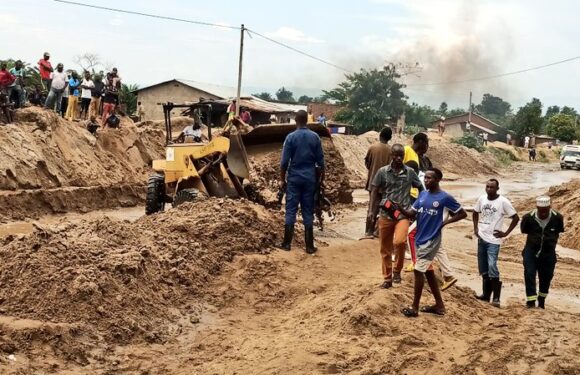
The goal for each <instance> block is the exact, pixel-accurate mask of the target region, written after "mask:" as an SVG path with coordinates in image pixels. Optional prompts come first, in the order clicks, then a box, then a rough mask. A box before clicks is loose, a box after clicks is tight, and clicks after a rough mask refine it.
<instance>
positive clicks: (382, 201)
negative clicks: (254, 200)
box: [278, 111, 564, 317]
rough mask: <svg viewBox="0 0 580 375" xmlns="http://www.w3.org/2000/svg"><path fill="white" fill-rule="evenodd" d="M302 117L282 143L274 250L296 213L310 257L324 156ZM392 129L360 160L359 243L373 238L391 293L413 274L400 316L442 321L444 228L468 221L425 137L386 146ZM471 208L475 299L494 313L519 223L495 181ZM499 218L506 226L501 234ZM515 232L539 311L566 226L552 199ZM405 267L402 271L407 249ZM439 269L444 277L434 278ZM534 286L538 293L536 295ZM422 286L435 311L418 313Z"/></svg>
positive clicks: (540, 202)
mask: <svg viewBox="0 0 580 375" xmlns="http://www.w3.org/2000/svg"><path fill="white" fill-rule="evenodd" d="M307 122H308V114H307V113H306V112H305V111H299V112H298V113H297V115H296V126H297V129H296V131H295V132H293V133H291V134H289V135H288V136H287V137H286V140H285V142H284V146H283V150H282V157H281V172H280V189H281V192H282V194H284V193H285V194H286V214H285V226H284V239H283V241H282V243H281V244H279V245H278V247H279V248H280V249H282V250H286V251H289V250H290V249H291V246H292V239H293V237H294V227H295V223H296V214H297V212H298V207H300V208H301V211H302V218H303V224H304V235H305V238H304V239H305V249H306V252H307V253H308V254H314V253H315V252H316V251H317V249H316V247H314V234H313V216H314V206H315V197H316V196H317V194H318V193H317V192H319V191H320V190H321V189H323V186H324V184H323V182H324V175H325V173H324V154H323V152H322V147H321V141H320V138H319V137H318V135H317V134H316V133H315V132H313V131H311V130H309V129H308V127H307ZM391 138H392V130H391V128H389V127H385V128H384V129H382V130H381V132H380V133H379V140H378V142H376V143H374V144H372V145H371V146H370V147H369V150H368V152H367V155H366V157H365V160H364V161H365V165H366V167H367V169H368V176H367V183H366V190H367V191H369V206H368V211H367V220H366V230H365V237H367V238H375V237H378V239H379V250H380V259H381V268H382V278H383V282H382V283H381V285H380V287H381V288H383V289H390V288H392V287H393V286H394V284H400V283H402V282H403V279H402V277H401V273H402V271H403V270H405V271H408V272H413V275H414V293H413V302H412V304H411V306H409V307H405V308H403V309H402V310H401V312H402V314H404V315H405V316H406V317H417V316H419V313H420V312H424V313H430V314H436V315H445V313H446V309H445V304H444V302H443V297H442V292H443V291H445V290H447V289H448V288H450V287H452V286H453V285H455V283H456V282H457V281H458V280H457V278H456V277H455V276H454V272H453V268H452V266H451V262H450V261H449V257H448V254H447V252H446V250H445V247H444V246H442V232H443V229H444V228H445V227H446V226H447V225H449V224H452V223H455V222H458V221H460V220H463V219H465V218H466V217H467V212H466V210H465V209H464V208H463V207H462V205H461V204H460V203H459V202H458V200H457V199H456V198H455V197H453V196H452V195H451V194H449V193H447V192H445V191H444V190H443V189H442V188H441V181H442V180H443V172H442V171H441V170H440V169H438V168H436V167H434V166H433V163H432V162H431V160H430V159H429V157H427V151H428V150H429V137H428V135H427V134H426V133H418V134H416V135H415V136H414V137H413V141H412V144H411V145H406V146H405V145H402V144H394V145H392V146H390V145H389V142H390V140H391ZM482 188H484V191H485V193H484V194H482V195H481V196H480V197H479V199H478V200H477V203H476V204H475V206H474V208H473V214H472V221H473V234H474V236H475V237H476V238H477V268H478V271H479V274H480V276H481V282H482V293H481V294H478V295H475V296H474V297H475V298H477V299H478V300H481V301H485V302H487V303H491V304H492V305H493V306H495V307H500V303H501V302H500V298H501V291H502V285H503V282H502V281H501V278H500V271H499V267H498V259H499V252H500V247H501V244H502V242H503V239H504V238H506V237H507V236H509V235H510V233H511V232H512V231H513V230H514V229H515V228H516V226H517V224H518V223H519V222H520V217H519V215H518V213H517V211H516V210H515V208H514V207H513V205H512V203H511V202H510V200H509V199H508V198H507V197H505V196H502V195H500V194H499V193H498V192H499V189H500V182H499V180H497V179H495V178H491V179H489V180H488V181H487V182H486V184H485V187H483V186H482ZM504 219H509V220H510V224H509V227H508V228H507V229H504ZM520 229H521V232H522V233H523V234H526V235H527V240H526V244H525V246H524V249H523V251H522V258H523V265H524V281H525V286H526V288H525V289H526V290H525V293H526V299H527V301H526V304H527V306H528V307H529V308H533V307H536V303H537V306H538V307H540V308H545V300H546V297H547V296H548V291H549V288H550V283H551V280H552V277H553V276H554V269H555V265H556V244H557V242H558V238H559V235H560V233H562V232H563V231H564V219H563V217H562V215H561V214H559V213H558V212H556V211H555V210H554V209H552V207H551V201H550V198H549V197H547V196H541V197H538V198H537V199H536V208H535V209H534V210H532V211H531V212H529V213H527V214H525V215H524V216H523V219H522V220H521V225H520ZM407 249H408V250H409V252H410V259H411V262H410V264H409V265H408V266H407V268H404V263H405V254H406V250H407ZM435 264H437V265H438V268H439V270H440V271H441V274H442V278H439V277H437V275H436V273H435V268H434V265H435ZM536 279H539V292H538V289H537V288H536ZM425 280H427V283H428V285H429V287H430V289H431V292H432V294H433V297H434V298H435V304H434V305H432V306H423V307H421V306H420V301H421V295H422V293H423V288H424V284H425Z"/></svg>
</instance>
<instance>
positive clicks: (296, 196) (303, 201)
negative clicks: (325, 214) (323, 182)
mask: <svg viewBox="0 0 580 375" xmlns="http://www.w3.org/2000/svg"><path fill="white" fill-rule="evenodd" d="M315 192H316V181H312V180H307V179H298V178H297V179H289V180H288V186H287V187H286V223H285V224H286V225H294V224H295V223H296V214H297V213H298V204H300V209H301V210H302V221H303V222H304V226H305V227H311V226H312V225H313V224H314V193H315Z"/></svg>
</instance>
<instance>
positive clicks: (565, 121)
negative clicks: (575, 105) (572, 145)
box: [546, 113, 579, 142]
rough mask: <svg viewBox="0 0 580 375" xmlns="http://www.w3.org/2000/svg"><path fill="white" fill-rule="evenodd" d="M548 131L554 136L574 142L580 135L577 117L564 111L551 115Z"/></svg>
mask: <svg viewBox="0 0 580 375" xmlns="http://www.w3.org/2000/svg"><path fill="white" fill-rule="evenodd" d="M546 131H547V132H548V134H549V135H551V136H552V137H554V138H556V139H559V140H561V141H564V142H572V141H573V140H575V139H578V136H579V129H578V128H577V127H576V118H575V117H573V116H571V115H568V114H564V113H558V114H556V115H553V116H552V117H550V120H548V126H547V127H546Z"/></svg>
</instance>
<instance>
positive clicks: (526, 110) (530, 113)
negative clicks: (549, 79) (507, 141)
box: [510, 98, 543, 137]
mask: <svg viewBox="0 0 580 375" xmlns="http://www.w3.org/2000/svg"><path fill="white" fill-rule="evenodd" d="M542 123H543V118H542V102H540V99H537V98H533V99H532V101H531V102H529V103H527V104H526V105H525V106H523V107H521V108H520V109H519V110H518V112H517V113H516V115H515V116H514V117H513V119H512V121H511V122H510V127H511V129H512V130H513V131H514V132H515V133H516V134H517V135H518V136H519V137H525V136H526V135H528V134H532V133H534V134H538V133H539V132H540V130H541V129H542Z"/></svg>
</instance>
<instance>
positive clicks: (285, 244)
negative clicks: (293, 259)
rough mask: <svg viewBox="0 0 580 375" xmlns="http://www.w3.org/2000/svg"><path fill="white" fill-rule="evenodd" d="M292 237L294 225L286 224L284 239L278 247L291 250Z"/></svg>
mask: <svg viewBox="0 0 580 375" xmlns="http://www.w3.org/2000/svg"><path fill="white" fill-rule="evenodd" d="M292 237H294V225H284V241H282V243H281V244H280V245H277V246H276V247H277V248H278V249H282V250H285V251H290V248H291V247H292Z"/></svg>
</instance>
